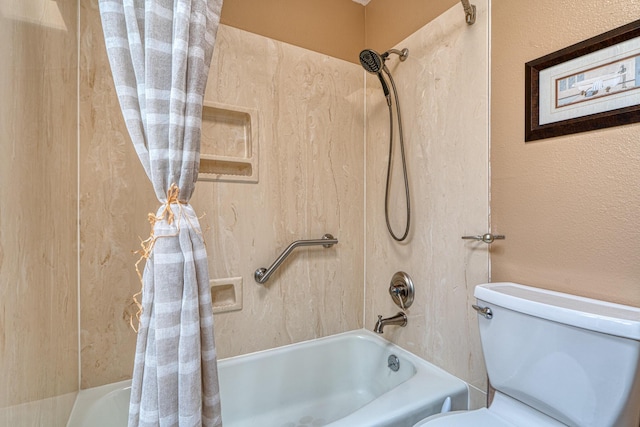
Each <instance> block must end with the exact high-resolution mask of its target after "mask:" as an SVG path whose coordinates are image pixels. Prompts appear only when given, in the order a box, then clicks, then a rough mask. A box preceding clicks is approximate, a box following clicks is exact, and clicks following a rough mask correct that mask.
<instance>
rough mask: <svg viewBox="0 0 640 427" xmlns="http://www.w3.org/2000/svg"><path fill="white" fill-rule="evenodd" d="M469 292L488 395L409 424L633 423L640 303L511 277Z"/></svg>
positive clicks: (638, 415) (636, 419) (617, 426)
mask: <svg viewBox="0 0 640 427" xmlns="http://www.w3.org/2000/svg"><path fill="white" fill-rule="evenodd" d="M474 295H475V297H476V298H477V300H478V304H477V305H476V306H474V308H475V309H476V310H477V311H478V321H479V326H480V338H481V340H482V350H483V353H484V358H485V363H486V366H487V372H488V374H489V380H490V382H491V385H492V386H493V387H494V388H495V389H496V393H495V397H494V399H493V402H492V403H491V405H490V406H489V408H483V409H479V410H476V411H459V412H450V413H447V414H439V415H435V416H432V417H429V418H426V419H424V420H422V421H420V422H419V423H417V424H415V426H414V427H418V426H421V427H422V426H424V427H445V426H446V427H462V426H474V427H483V426H486V427H551V426H558V427H560V426H575V427H638V426H639V425H640V308H637V307H629V306H624V305H619V304H612V303H607V302H603V301H598V300H593V299H588V298H582V297H577V296H574V295H568V294H563V293H559V292H552V291H546V290H543V289H537V288H532V287H528V286H523V285H518V284H515V283H490V284H486V285H480V286H477V287H476V289H475V294H474Z"/></svg>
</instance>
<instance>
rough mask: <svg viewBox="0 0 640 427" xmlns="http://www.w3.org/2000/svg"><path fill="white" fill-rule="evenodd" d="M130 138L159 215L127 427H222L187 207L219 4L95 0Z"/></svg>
mask: <svg viewBox="0 0 640 427" xmlns="http://www.w3.org/2000/svg"><path fill="white" fill-rule="evenodd" d="M99 5H100V14H101V17H102V27H103V30H104V36H105V41H106V46H107V53H108V56H109V62H110V64H111V71H112V74H113V80H114V83H115V87H116V92H117V94H118V99H119V101H120V106H121V108H122V114H123V116H124V119H125V122H126V125H127V129H128V131H129V135H130V137H131V140H132V142H133V145H134V147H135V150H136V152H137V154H138V157H139V158H140V161H141V163H142V165H143V167H144V170H145V172H146V173H147V176H148V177H149V179H150V180H151V182H152V184H153V188H154V190H155V194H156V196H157V198H158V200H159V202H160V203H161V207H160V208H159V210H158V211H157V213H156V214H155V215H150V217H149V218H150V221H151V224H152V232H151V236H150V238H149V239H148V240H147V241H146V242H144V243H145V244H144V245H143V250H142V255H143V257H144V258H145V267H144V273H143V274H142V281H143V292H142V301H141V311H140V318H139V330H138V337H137V344H136V354H135V364H134V370H133V382H132V389H131V402H130V408H129V427H133V426H136V427H137V426H221V425H222V421H221V414H220V395H219V389H218V373H217V365H216V363H217V362H216V351H215V343H214V339H213V313H212V307H211V294H210V288H209V272H208V266H207V253H206V249H205V246H204V241H203V236H202V232H201V229H200V224H199V222H198V217H197V216H196V214H195V212H194V211H193V209H192V207H191V205H190V204H189V199H190V198H191V195H192V193H193V190H194V187H195V182H196V179H197V176H198V167H199V162H200V132H201V124H202V101H203V97H204V91H205V87H206V82H207V75H208V71H209V64H210V62H211V56H212V53H213V46H214V44H215V37H216V32H217V28H218V24H219V21H220V10H221V8H222V0H99Z"/></svg>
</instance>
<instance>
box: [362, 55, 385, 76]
mask: <svg viewBox="0 0 640 427" xmlns="http://www.w3.org/2000/svg"><path fill="white" fill-rule="evenodd" d="M360 64H362V67H363V68H364V69H365V70H366V71H368V72H369V73H371V74H379V73H380V72H382V67H384V60H383V59H382V56H380V54H379V53H378V52H376V51H375V50H372V49H365V50H363V51H362V52H360Z"/></svg>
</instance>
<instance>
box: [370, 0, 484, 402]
mask: <svg viewBox="0 0 640 427" xmlns="http://www.w3.org/2000/svg"><path fill="white" fill-rule="evenodd" d="M476 6H477V8H478V19H477V22H476V23H475V24H474V25H473V26H468V25H467V24H466V23H465V20H464V15H463V14H462V13H461V10H460V8H459V7H454V8H452V9H451V10H449V11H447V12H446V13H444V14H443V15H441V16H440V17H438V18H437V19H436V20H434V21H432V22H431V23H429V24H427V25H426V26H425V27H423V28H422V29H420V30H419V31H417V32H416V33H414V34H413V35H411V36H410V37H408V38H407V39H406V40H404V41H403V42H402V43H400V44H398V45H397V46H396V48H405V47H407V48H409V58H408V59H407V60H406V61H405V62H399V61H398V60H397V59H396V57H394V56H392V57H391V58H390V59H389V60H388V61H387V65H388V66H389V68H390V69H391V72H392V74H393V76H394V78H395V80H396V83H397V85H398V92H399V96H400V102H401V107H402V108H401V111H402V118H403V120H404V130H405V140H406V150H407V160H408V171H409V180H410V183H411V184H410V191H411V196H412V206H411V209H412V210H411V215H412V225H411V232H410V235H409V238H408V240H407V241H406V242H404V243H396V242H394V241H393V240H392V239H391V237H390V236H389V234H388V232H387V229H386V225H385V217H384V194H385V177H386V166H387V163H386V162H387V155H388V139H389V128H388V126H389V125H388V123H389V121H388V109H387V105H386V102H385V101H384V97H383V95H382V90H381V88H380V83H379V81H378V79H377V78H376V77H375V76H373V77H368V78H367V142H366V156H367V172H366V174H367V186H366V199H367V202H366V212H367V232H366V284H365V286H366V290H365V292H366V299H365V312H366V318H365V327H366V328H372V327H373V326H374V324H375V321H376V317H377V315H378V314H381V315H383V316H385V317H386V316H389V315H393V314H395V313H396V312H397V311H398V307H396V306H395V305H394V304H393V303H392V301H391V298H390V297H389V294H388V287H389V282H390V280H391V277H392V276H393V274H394V273H395V272H396V271H405V272H407V273H408V274H409V275H410V276H411V277H412V278H413V281H414V283H415V287H416V297H415V301H414V303H413V306H411V308H409V309H408V310H407V314H408V318H409V319H408V320H409V322H408V325H407V326H406V327H405V328H398V327H388V328H386V329H385V332H384V334H385V337H386V338H388V339H391V340H392V341H394V342H396V343H398V344H399V345H401V346H402V347H404V348H406V349H408V350H409V351H412V352H414V353H416V354H418V355H420V356H421V357H423V358H425V359H427V360H429V361H431V362H433V363H434V364H436V365H438V366H440V367H442V368H444V369H445V370H447V371H449V372H451V373H453V374H454V375H456V376H458V377H460V378H462V379H463V380H465V381H467V382H469V383H471V384H472V385H474V386H475V387H477V388H478V389H480V390H485V389H486V373H485V370H484V364H483V359H482V352H481V348H480V341H479V335H478V330H477V320H476V314H475V312H474V311H473V310H471V308H470V304H471V303H472V302H473V301H474V298H473V289H474V286H475V285H476V284H479V283H483V282H486V281H487V279H488V247H487V246H486V245H484V244H477V243H468V242H467V241H464V240H461V238H460V237H461V236H463V235H468V234H482V233H484V232H486V230H487V227H488V157H487V156H488V138H487V132H488V129H487V123H488V104H487V102H488V96H487V93H488V10H487V1H478V2H476ZM396 144H397V143H396ZM394 159H395V162H394V175H393V187H392V194H393V196H392V197H391V203H390V211H391V217H392V220H391V223H392V225H393V227H394V230H395V232H396V234H401V233H402V230H404V228H403V227H404V215H405V214H404V206H405V199H404V197H403V194H404V186H403V182H402V175H401V165H400V160H399V159H400V156H399V147H398V145H396V154H395V157H394ZM476 400H477V399H476Z"/></svg>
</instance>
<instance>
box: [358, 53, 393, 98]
mask: <svg viewBox="0 0 640 427" xmlns="http://www.w3.org/2000/svg"><path fill="white" fill-rule="evenodd" d="M360 64H362V68H364V69H365V70H366V71H367V72H369V73H371V74H377V75H378V79H380V84H381V85H382V91H383V92H384V96H385V97H386V98H387V104H389V105H391V95H390V93H389V86H387V83H386V82H385V81H384V77H382V70H383V69H384V59H383V58H382V56H380V54H379V53H378V52H376V51H375V50H373V49H365V50H363V51H362V52H360Z"/></svg>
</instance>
